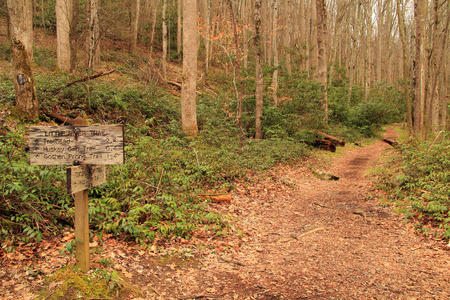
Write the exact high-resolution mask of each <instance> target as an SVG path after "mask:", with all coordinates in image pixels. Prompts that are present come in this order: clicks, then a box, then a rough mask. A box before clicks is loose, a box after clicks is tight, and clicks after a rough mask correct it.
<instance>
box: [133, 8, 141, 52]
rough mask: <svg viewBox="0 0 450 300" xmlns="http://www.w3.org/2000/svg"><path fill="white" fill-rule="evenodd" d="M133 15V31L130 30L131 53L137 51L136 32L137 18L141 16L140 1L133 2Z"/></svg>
mask: <svg viewBox="0 0 450 300" xmlns="http://www.w3.org/2000/svg"><path fill="white" fill-rule="evenodd" d="M134 11H135V13H134V22H133V30H132V43H131V49H132V51H136V50H137V41H138V32H139V18H140V15H141V0H136V2H135V10H134Z"/></svg>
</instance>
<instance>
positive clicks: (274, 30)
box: [272, 0, 279, 106]
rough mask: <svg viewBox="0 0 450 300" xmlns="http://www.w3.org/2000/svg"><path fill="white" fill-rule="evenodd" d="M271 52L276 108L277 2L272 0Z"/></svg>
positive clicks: (276, 103) (277, 65) (276, 104)
mask: <svg viewBox="0 0 450 300" xmlns="http://www.w3.org/2000/svg"><path fill="white" fill-rule="evenodd" d="M272 25H273V26H272V51H273V67H274V70H273V76H272V98H273V104H274V105H275V106H278V96H277V93H278V68H279V62H278V43H277V37H278V34H277V32H278V0H273V20H272Z"/></svg>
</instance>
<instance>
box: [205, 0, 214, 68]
mask: <svg viewBox="0 0 450 300" xmlns="http://www.w3.org/2000/svg"><path fill="white" fill-rule="evenodd" d="M206 30H207V32H206V35H207V36H208V37H209V36H210V35H211V34H212V33H213V32H212V28H211V0H207V4H206ZM205 52H206V55H205V73H206V74H208V73H209V66H210V64H211V39H210V38H207V39H205Z"/></svg>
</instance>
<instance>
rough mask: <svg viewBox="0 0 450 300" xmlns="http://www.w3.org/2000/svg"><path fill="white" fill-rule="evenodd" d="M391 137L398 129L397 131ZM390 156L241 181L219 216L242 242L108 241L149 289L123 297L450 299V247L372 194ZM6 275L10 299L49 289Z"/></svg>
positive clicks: (356, 153) (357, 156)
mask: <svg viewBox="0 0 450 300" xmlns="http://www.w3.org/2000/svg"><path fill="white" fill-rule="evenodd" d="M386 137H387V138H391V139H392V138H395V137H396V131H395V130H394V129H392V128H390V129H388V131H387V133H386ZM387 149H392V148H390V146H388V145H387V144H386V143H384V142H381V141H380V142H377V143H375V144H372V145H370V146H365V147H360V148H355V149H353V150H351V151H348V152H345V153H344V154H342V155H340V156H339V157H337V158H335V159H334V161H333V162H332V164H331V165H330V166H329V168H328V169H326V170H325V171H327V172H329V173H332V174H334V175H337V176H339V177H340V179H339V180H338V181H323V180H320V179H318V178H316V177H314V176H313V175H312V170H311V169H320V166H318V163H317V162H316V165H314V163H311V162H309V166H305V165H304V164H302V165H301V166H292V167H280V168H278V169H276V170H271V171H269V172H268V174H267V175H266V178H265V179H264V180H263V181H260V180H252V179H251V178H250V179H249V181H250V182H246V183H240V184H237V188H236V190H234V191H233V194H232V196H233V200H232V203H231V204H229V205H216V206H214V205H211V209H213V210H216V211H218V212H220V213H222V214H224V215H228V216H229V217H230V225H231V228H234V229H235V230H236V231H237V232H239V231H241V232H242V234H241V235H236V236H234V235H233V236H229V237H226V238H223V239H219V240H218V239H216V238H212V237H208V236H204V237H200V236H196V237H194V238H192V239H191V240H189V241H185V240H178V241H177V243H178V245H177V246H176V247H174V246H169V248H168V249H165V251H167V252H169V253H170V251H172V250H173V251H174V253H175V254H173V255H161V253H156V252H157V251H146V250H143V249H136V248H134V247H133V246H130V245H127V244H124V243H122V242H120V241H117V240H115V239H108V240H107V241H106V242H105V244H104V245H103V246H102V248H101V249H102V251H101V254H100V257H102V258H103V259H106V260H107V259H111V262H112V264H113V266H114V268H115V269H117V270H120V271H122V272H123V274H125V276H126V277H128V278H130V280H131V281H132V282H133V283H134V284H135V285H137V286H138V287H139V290H140V291H141V296H140V298H136V297H134V296H132V293H129V294H126V293H125V295H121V296H120V299H450V282H449V281H450V256H449V254H450V253H449V249H448V248H446V246H445V245H444V244H442V243H441V242H436V241H432V240H429V239H425V238H423V237H421V236H418V235H416V234H415V233H414V229H413V228H412V226H411V225H408V224H406V223H405V222H404V220H403V217H401V216H399V215H396V214H394V213H393V212H391V211H390V209H389V208H384V207H381V206H380V205H379V202H378V200H377V199H375V198H376V197H369V195H370V193H369V192H370V189H371V188H372V183H371V180H370V179H371V178H370V175H365V173H364V171H365V170H367V169H369V168H373V167H374V166H376V165H377V163H378V160H379V158H380V156H381V154H382V153H383V151H385V150H387ZM311 167H313V168H311ZM259 179H261V178H259ZM41 250H42V249H41ZM44 250H45V249H44ZM32 252H33V251H32ZM180 253H184V254H183V255H181V256H180V255H179V254H180ZM16 256H17V255H16ZM19 256H20V255H19ZM22 256H23V255H22ZM44 258H45V260H49V259H51V260H53V261H54V262H53V264H55V266H54V267H55V268H56V267H58V265H60V264H61V263H62V262H63V261H65V260H67V262H66V263H68V264H73V258H72V259H65V258H64V257H59V258H58V257H57V255H56V256H55V255H44ZM23 259H24V257H16V260H18V262H19V263H20V261H21V260H23ZM42 259H43V258H42V257H41V260H42ZM0 262H1V261H0ZM0 265H1V264H0ZM3 266H5V268H3ZM6 266H8V267H6ZM24 266H25V267H26V268H27V270H28V268H30V267H31V266H29V265H24ZM2 268H3V269H2ZM2 268H0V279H2V280H0V281H3V282H2V283H1V282H0V298H1V299H14V297H17V295H20V297H19V299H34V297H35V295H36V293H37V292H38V291H39V289H41V288H42V287H43V279H42V278H41V279H39V280H36V279H35V278H33V277H32V276H29V275H26V274H28V273H25V270H22V271H20V270H19V269H20V265H15V264H10V263H5V264H3V265H2ZM41 269H42V268H41ZM41 271H42V272H43V273H44V274H48V273H49V272H51V271H50V270H44V269H42V270H41ZM20 272H22V273H24V274H25V275H21V276H19V274H22V273H20ZM8 274H10V275H8ZM18 278H25V279H24V280H23V281H22V282H20V283H19V282H18V280H19V279H18ZM134 294H136V293H134ZM2 296H4V298H2ZM67 299H70V298H67Z"/></svg>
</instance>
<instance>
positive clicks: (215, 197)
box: [198, 193, 231, 203]
mask: <svg viewBox="0 0 450 300" xmlns="http://www.w3.org/2000/svg"><path fill="white" fill-rule="evenodd" d="M198 197H199V198H200V199H203V200H211V202H212V203H230V202H231V195H230V194H220V193H219V194H198Z"/></svg>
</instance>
